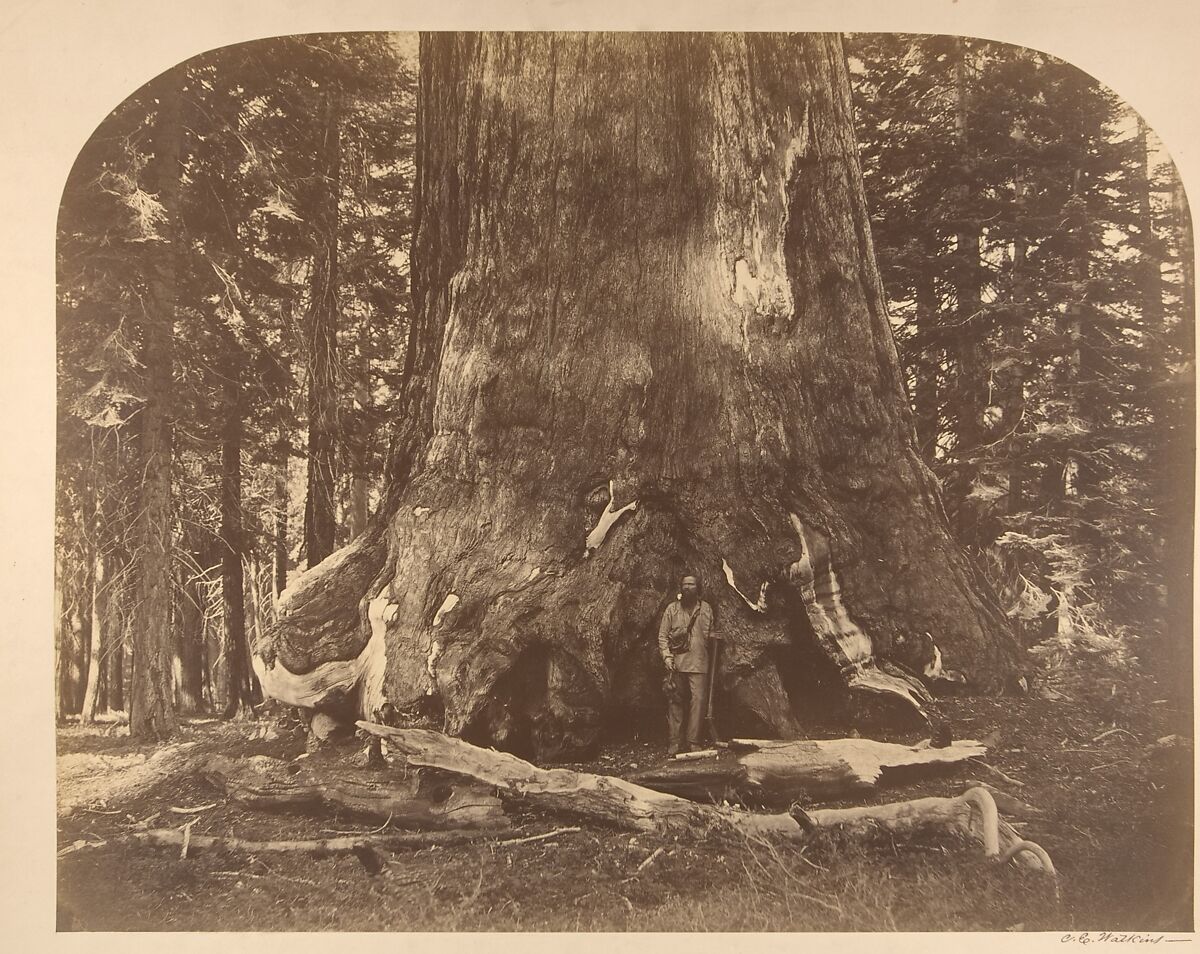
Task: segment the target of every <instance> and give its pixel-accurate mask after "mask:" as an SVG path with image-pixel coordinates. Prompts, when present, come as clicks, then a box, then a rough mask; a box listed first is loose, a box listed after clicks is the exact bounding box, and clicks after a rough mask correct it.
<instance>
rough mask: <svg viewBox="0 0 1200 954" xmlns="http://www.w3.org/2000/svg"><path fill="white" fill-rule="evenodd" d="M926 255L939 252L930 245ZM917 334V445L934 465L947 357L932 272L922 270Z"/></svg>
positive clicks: (918, 289)
mask: <svg viewBox="0 0 1200 954" xmlns="http://www.w3.org/2000/svg"><path fill="white" fill-rule="evenodd" d="M926 255H927V257H928V260H929V261H933V260H934V258H935V255H936V252H935V251H934V250H933V249H932V248H930V249H927V251H926ZM917 281H918V285H917V293H916V298H917V302H916V305H917V335H918V338H919V341H920V344H919V347H918V351H919V353H918V354H917V356H916V358H915V360H914V362H913V374H914V379H915V387H914V393H913V411H914V417H915V421H916V427H917V447H918V448H919V450H920V451H921V456H922V457H923V458H924V460H925V463H926V464H929V465H931V466H932V464H933V462H934V460H935V459H936V458H937V445H938V438H939V437H941V432H942V427H941V394H940V389H939V386H938V372H939V370H940V368H941V365H942V362H943V360H944V352H943V351H942V349H941V348H940V347H935V345H934V342H933V339H934V337H935V336H937V335H938V315H939V311H940V309H939V307H938V299H937V289H936V287H935V286H934V282H933V274H932V272H930V271H929V270H927V269H926V270H923V271H922V272H921V274H920V275H919V276H918V278H917Z"/></svg>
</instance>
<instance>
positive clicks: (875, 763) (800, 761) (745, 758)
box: [634, 739, 987, 804]
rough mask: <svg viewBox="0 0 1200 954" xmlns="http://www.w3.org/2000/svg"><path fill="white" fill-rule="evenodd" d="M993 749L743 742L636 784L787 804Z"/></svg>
mask: <svg viewBox="0 0 1200 954" xmlns="http://www.w3.org/2000/svg"><path fill="white" fill-rule="evenodd" d="M986 754H987V747H986V746H984V745H983V744H982V743H980V742H974V741H961V742H954V743H952V744H951V745H948V746H945V747H942V748H934V747H932V746H930V745H929V744H928V743H922V744H920V745H897V744H894V743H891V742H876V741H874V740H873V739H817V740H811V741H810V740H802V741H794V742H775V741H768V740H763V741H758V740H751V741H746V740H739V741H738V742H737V743H735V744H734V745H732V746H731V748H730V750H729V754H724V755H722V756H721V757H720V758H717V759H712V760H708V761H700V762H668V763H667V764H666V765H663V766H661V767H659V768H656V769H652V770H650V771H647V772H641V773H639V774H638V775H636V776H634V781H636V782H637V783H638V784H639V785H644V786H645V787H647V788H652V789H655V790H657V791H661V792H670V793H672V794H675V795H681V796H683V797H685V798H693V799H701V800H704V801H709V800H714V799H715V800H717V801H720V800H723V799H728V798H738V799H743V798H750V799H751V800H754V801H761V802H763V803H772V802H777V803H784V804H786V803H788V802H790V801H792V800H793V799H795V798H798V797H800V796H807V797H810V798H828V797H834V796H841V795H846V794H850V793H853V792H857V791H863V790H867V789H871V788H874V787H875V786H876V785H877V784H878V783H879V782H880V780H881V778H884V776H885V774H887V773H891V774H892V775H893V777H895V776H899V775H901V774H909V773H911V772H914V771H920V770H922V769H923V768H925V767H933V766H945V765H952V764H955V763H959V762H964V761H966V760H967V759H971V758H979V757H981V756H983V755H986Z"/></svg>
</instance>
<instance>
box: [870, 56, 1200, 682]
mask: <svg viewBox="0 0 1200 954" xmlns="http://www.w3.org/2000/svg"><path fill="white" fill-rule="evenodd" d="M849 53H850V56H851V63H852V75H853V77H854V82H855V94H856V109H857V111H858V123H859V126H858V129H859V137H860V144H861V149H862V161H863V166H864V177H865V181H866V186H867V193H868V200H869V202H870V205H871V209H872V232H873V237H874V240H875V247H876V252H877V255H878V257H879V261H880V268H881V271H882V274H883V277H884V284H885V288H886V290H887V293H888V296H889V300H890V303H891V311H892V316H893V322H894V324H895V327H896V333H897V338H898V340H899V342H900V344H901V348H902V351H903V355H904V358H905V362H906V366H907V368H908V382H909V386H910V389H911V392H910V393H911V396H912V400H913V404H914V408H915V410H916V418H917V427H918V434H919V441H920V445H921V447H922V450H923V452H924V453H925V455H926V457H927V461H928V463H929V464H930V466H932V467H933V468H934V470H935V472H936V473H937V474H938V476H939V477H940V478H941V480H942V481H943V484H944V486H945V487H946V488H947V495H946V497H947V509H948V511H949V512H950V516H951V519H952V522H953V524H954V527H955V530H956V533H957V534H958V536H959V539H960V542H961V543H963V544H964V545H965V546H967V547H968V548H969V549H971V550H973V551H975V552H976V554H977V555H978V556H979V557H980V558H981V560H982V561H983V562H984V563H985V565H986V566H987V567H988V568H989V569H990V571H991V574H992V576H993V578H994V582H995V583H996V584H997V587H998V589H999V590H1000V591H1001V593H1002V595H1003V596H1004V598H1005V600H1006V602H1007V606H1008V609H1009V613H1010V616H1011V617H1012V618H1013V619H1014V621H1015V622H1016V624H1017V625H1018V626H1020V628H1021V629H1022V632H1023V635H1024V638H1025V642H1026V644H1027V645H1034V646H1036V652H1035V656H1038V655H1040V656H1041V657H1043V658H1053V659H1054V660H1056V661H1057V662H1059V663H1061V662H1063V660H1064V659H1066V658H1067V657H1070V658H1071V659H1072V660H1075V658H1076V655H1078V656H1079V657H1080V658H1092V659H1099V660H1101V661H1102V662H1103V663H1104V665H1105V667H1106V669H1105V671H1102V672H1100V673H1095V672H1091V671H1089V672H1088V673H1086V674H1084V675H1082V676H1081V677H1079V678H1073V677H1071V676H1069V675H1068V673H1069V670H1070V667H1064V666H1054V667H1050V670H1049V671H1050V672H1051V673H1052V675H1053V678H1054V679H1055V680H1056V681H1059V682H1072V683H1074V684H1075V685H1076V688H1080V689H1082V688H1085V687H1086V688H1090V689H1091V690H1100V691H1110V690H1111V679H1110V678H1109V677H1110V676H1112V675H1113V674H1114V673H1119V672H1121V671H1122V670H1123V669H1125V668H1127V667H1128V666H1129V665H1131V664H1132V662H1133V660H1134V659H1135V658H1138V657H1141V658H1143V659H1144V658H1145V657H1146V656H1147V655H1150V654H1159V655H1160V656H1162V657H1164V658H1166V659H1168V660H1170V661H1171V662H1168V663H1167V664H1166V665H1167V666H1168V667H1169V666H1170V665H1171V664H1172V663H1173V661H1174V660H1176V659H1177V658H1178V653H1179V651H1180V650H1179V648H1180V646H1181V644H1182V643H1184V642H1185V641H1188V640H1190V621H1189V622H1188V624H1187V629H1186V631H1183V630H1182V629H1181V627H1180V626H1179V625H1178V624H1177V626H1176V631H1174V632H1172V633H1170V634H1168V635H1169V636H1170V638H1169V639H1168V640H1166V643H1165V644H1163V641H1162V640H1159V641H1158V644H1155V641H1154V638H1153V637H1154V636H1155V635H1156V634H1161V633H1162V632H1163V628H1164V606H1165V603H1164V587H1165V585H1166V571H1167V567H1166V564H1165V561H1164V552H1163V550H1164V543H1165V541H1166V539H1167V536H1168V535H1169V533H1170V530H1171V522H1172V520H1174V521H1176V522H1178V520H1179V514H1180V508H1179V507H1176V508H1175V510H1174V512H1175V516H1174V517H1169V516H1168V512H1167V511H1168V509H1170V508H1169V507H1167V499H1168V497H1170V496H1171V495H1172V494H1175V495H1177V496H1182V495H1183V494H1184V493H1186V488H1185V487H1180V488H1179V490H1172V489H1171V487H1172V486H1176V485H1178V484H1179V483H1180V481H1181V472H1182V471H1181V469H1180V468H1176V469H1175V471H1174V472H1173V473H1172V475H1171V479H1170V480H1166V481H1164V480H1163V474H1162V471H1161V469H1160V468H1158V467H1157V466H1155V462H1156V461H1159V460H1162V459H1164V458H1167V457H1180V456H1182V455H1186V454H1187V447H1186V446H1184V445H1186V444H1187V442H1188V438H1187V434H1188V431H1189V428H1190V424H1189V425H1187V426H1185V425H1183V424H1182V422H1183V421H1184V420H1187V421H1189V422H1190V421H1191V420H1192V412H1191V411H1190V410H1189V409H1188V408H1190V407H1193V406H1194V405H1190V404H1189V403H1188V402H1189V401H1192V400H1193V398H1192V394H1193V392H1194V384H1193V383H1192V377H1191V375H1192V372H1191V370H1190V369H1191V368H1192V366H1193V365H1192V360H1193V355H1192V351H1191V348H1192V345H1191V319H1190V318H1189V317H1188V316H1187V315H1186V314H1185V312H1186V309H1185V308H1184V307H1183V303H1184V302H1185V301H1187V300H1190V297H1191V294H1192V292H1191V290H1190V288H1186V287H1184V286H1185V282H1184V281H1183V277H1182V275H1181V273H1180V270H1179V269H1178V267H1177V266H1175V265H1173V264H1172V260H1173V258H1174V256H1175V255H1176V254H1177V251H1176V248H1177V246H1178V244H1179V242H1180V241H1181V238H1182V236H1184V235H1187V234H1189V233H1188V229H1190V223H1188V222H1183V221H1168V219H1167V217H1166V216H1165V212H1164V203H1165V202H1166V201H1167V198H1166V196H1165V195H1164V192H1165V191H1166V188H1167V185H1168V183H1166V182H1164V181H1163V179H1162V177H1157V178H1155V177H1152V176H1151V175H1150V174H1149V173H1148V171H1147V169H1148V168H1153V166H1154V163H1153V161H1151V162H1150V163H1149V164H1147V162H1146V154H1147V149H1149V150H1150V151H1151V152H1152V153H1154V154H1155V155H1161V147H1159V146H1157V145H1156V144H1154V143H1152V142H1148V141H1147V138H1146V136H1145V135H1144V132H1143V133H1142V134H1139V128H1140V127H1139V125H1138V123H1137V121H1136V119H1135V118H1134V117H1132V116H1131V114H1130V113H1129V112H1128V111H1127V110H1126V109H1125V108H1124V107H1123V105H1122V104H1121V102H1120V101H1119V100H1118V99H1117V97H1115V96H1114V95H1113V93H1112V92H1111V91H1109V90H1107V89H1106V88H1104V87H1102V86H1101V85H1100V84H1099V83H1097V82H1096V81H1095V80H1094V79H1093V78H1092V77H1090V76H1088V75H1087V74H1085V73H1083V72H1081V71H1080V70H1077V69H1076V68H1074V67H1072V66H1070V65H1069V64H1066V63H1062V62H1060V61H1058V60H1055V59H1054V58H1053V57H1050V56H1047V55H1045V54H1041V53H1037V52H1034V51H1031V50H1026V49H1022V48H1017V47H1012V46H1008V45H1006V44H998V43H988V42H984V41H978V40H964V39H961V38H957V37H942V36H906V35H897V34H890V35H859V36H856V37H854V38H853V39H852V41H851V43H850V46H849ZM964 238H965V239H966V241H964ZM964 269H977V270H978V272H977V274H978V275H980V276H982V281H981V282H979V283H978V284H976V285H975V286H972V284H971V282H970V281H969V280H964ZM969 295H974V296H976V297H975V299H974V301H973V302H972V307H970V308H968V309H964V308H963V302H964V299H965V298H967V297H968V296H969ZM980 358H982V359H983V360H982V362H980ZM1166 394H1171V395H1172V398H1171V399H1166V398H1165V395H1166ZM1172 401H1173V402H1174V404H1173V406H1172V407H1171V408H1169V407H1168V404H1170V403H1171V402H1172ZM1164 402H1166V403H1164ZM1172 421H1174V422H1175V423H1174V424H1173V423H1171V422H1172ZM1188 499H1189V500H1190V494H1188ZM1184 509H1186V510H1187V511H1188V513H1187V520H1188V522H1189V523H1190V506H1188V507H1186V508H1184ZM1188 536H1189V541H1188V543H1187V544H1186V545H1187V552H1188V554H1190V549H1191V545H1190V534H1189V535H1188ZM1181 558H1182V559H1185V560H1186V559H1187V557H1185V556H1181ZM1179 585H1180V584H1179V583H1178V582H1177V584H1176V586H1177V587H1178V586H1179ZM1187 585H1190V581H1188V584H1187ZM1139 640H1145V642H1141V643H1139V642H1138V641H1139ZM1067 650H1070V652H1068V651H1067ZM1076 651H1078V652H1076ZM1064 653H1066V655H1064ZM1164 671H1166V670H1165V669H1164ZM1097 679H1099V680H1100V682H1101V683H1103V686H1101V685H1097V684H1096V680H1097ZM1106 680H1107V681H1106ZM1085 684H1086V686H1085Z"/></svg>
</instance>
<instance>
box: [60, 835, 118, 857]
mask: <svg viewBox="0 0 1200 954" xmlns="http://www.w3.org/2000/svg"><path fill="white" fill-rule="evenodd" d="M107 844H108V842H106V841H104V840H103V839H101V840H100V841H88V840H87V839H85V838H80V839H79V840H78V841H73V842H71V844H69V845H67V847H65V848H60V849H59V851H58V855H57V857H59V858H62V857H63V856H64V855H69V854H71V853H72V852H75V851H79V850H80V849H81V848H99V847H101V846H102V845H107Z"/></svg>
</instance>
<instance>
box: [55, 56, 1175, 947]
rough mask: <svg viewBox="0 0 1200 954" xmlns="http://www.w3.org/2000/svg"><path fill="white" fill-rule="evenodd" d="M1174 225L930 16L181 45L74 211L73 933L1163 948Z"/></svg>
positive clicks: (63, 408)
mask: <svg viewBox="0 0 1200 954" xmlns="http://www.w3.org/2000/svg"><path fill="white" fill-rule="evenodd" d="M1191 243H1192V237H1191V222H1190V217H1189V213H1188V210H1187V200H1186V197H1185V195H1184V192H1183V188H1182V184H1181V183H1180V181H1179V178H1178V175H1177V173H1176V171H1175V169H1174V166H1173V165H1172V163H1171V161H1170V157H1169V155H1168V153H1167V151H1166V149H1165V147H1164V146H1163V144H1162V143H1160V142H1158V140H1157V138H1156V137H1155V135H1154V133H1153V131H1152V130H1150V129H1149V128H1148V127H1147V125H1146V124H1145V122H1144V121H1143V120H1142V119H1141V117H1139V116H1138V115H1137V114H1136V113H1134V112H1133V111H1132V110H1131V109H1130V108H1129V107H1128V106H1127V105H1126V104H1125V103H1123V102H1122V101H1121V100H1120V99H1119V98H1118V97H1116V96H1115V95H1114V94H1113V93H1112V92H1111V91H1110V90H1108V89H1106V88H1105V87H1103V86H1102V85H1101V84H1100V83H1098V82H1097V81H1096V80H1095V79H1093V78H1092V77H1090V76H1088V75H1087V74H1085V73H1083V72H1081V71H1079V70H1078V69H1076V68H1074V67H1072V66H1070V65H1069V64H1065V63H1063V62H1061V61H1058V60H1056V59H1054V58H1053V57H1050V56H1047V55H1045V54H1041V53H1037V52H1036V51H1032V50H1027V49H1025V48H1021V47H1014V46H1009V45H1006V44H1000V43H992V42H986V41H982V40H972V39H967V38H963V37H958V36H930V35H923V34H922V35H902V34H851V35H847V36H841V35H838V34H831V33H819V34H818V33H788V34H784V33H723V34H716V33H698V32H693V33H653V34H652V33H620V34H617V33H591V32H588V33H583V32H580V33H565V32H563V33H427V34H422V35H421V36H420V37H419V38H418V37H417V36H415V35H411V34H382V33H374V34H372V33H359V34H306V35H298V36H286V37H278V38H275V39H270V40H262V41H255V42H253V43H247V44H241V45H238V46H233V47H226V48H223V49H220V50H216V51H213V52H211V53H208V54H204V55H202V56H199V57H196V58H194V59H193V60H189V61H188V62H186V63H183V64H180V65H178V66H176V67H174V68H173V69H171V70H169V71H168V72H166V73H164V74H162V75H161V76H159V77H157V78H155V79H154V80H152V81H151V82H150V83H148V84H147V85H146V86H144V87H143V88H142V89H141V90H139V91H137V92H136V93H135V94H134V95H132V96H131V97H129V98H128V99H127V100H126V101H125V102H124V103H122V104H121V105H120V106H119V107H118V108H117V109H116V110H115V111H114V112H113V113H112V114H111V115H110V116H109V117H108V118H107V119H106V120H105V122H104V123H102V124H101V126H100V127H99V128H98V129H97V131H96V133H95V134H94V135H93V137H92V138H91V139H90V140H89V142H88V143H87V144H86V146H85V147H84V148H83V150H82V152H81V153H80V156H79V158H78V160H77V162H76V164H75V167H74V169H73V170H72V173H71V176H70V178H69V180H68V182H67V185H66V189H65V191H64V195H63V202H62V208H61V211H60V218H59V229H58V293H59V311H58V317H59V321H58V367H59V382H58V383H59V391H58V397H59V401H58V411H59V419H58V425H59V426H58V448H59V454H58V471H57V485H56V489H57V520H56V551H55V553H56V586H55V600H56V607H55V625H56V631H55V646H56V651H57V652H56V659H57V666H56V672H55V678H56V690H57V691H56V701H57V706H58V710H57V716H58V723H59V729H58V782H59V785H58V810H59V903H58V912H59V928H60V929H61V930H114V929H116V930H122V929H125V930H128V929H136V930H326V929H340V930H359V929H375V930H430V929H433V930H497V931H499V930H671V931H688V930H696V929H708V930H742V931H747V930H748V931H764V930H765V931H774V930H785V931H852V930H853V931H858V930H928V931H949V930H1041V931H1045V930H1062V931H1075V932H1079V931H1083V930H1087V931H1092V930H1096V931H1100V930H1110V931H1141V932H1168V931H1173V932H1181V931H1190V930H1192V926H1193V925H1192V881H1191V870H1192V853H1191V842H1192V835H1191V827H1190V818H1188V817H1187V812H1188V811H1189V809H1188V807H1187V806H1189V805H1190V799H1191V792H1192V789H1191V786H1192V766H1193V761H1192V742H1191V719H1192V709H1191V705H1192V701H1191V682H1190V678H1189V674H1190V671H1191V665H1192V661H1191V660H1192V657H1191V626H1192V603H1191V562H1190V554H1191V551H1192V498H1193V488H1194V476H1193V475H1194V463H1193V453H1194V448H1193V444H1192V440H1193V422H1194V354H1193V345H1192V341H1193V329H1194V308H1193V302H1194V276H1193V273H1192V268H1191V262H1192V260H1193V251H1192V244H1191ZM689 581H690V582H689ZM696 593H702V594H703V599H702V600H700V599H699V597H698V596H696V595H695V594H696ZM693 607H704V608H707V615H705V616H704V623H703V625H702V626H700V627H699V628H696V629H692V628H689V629H688V630H687V632H686V634H685V635H686V636H687V638H688V639H689V640H690V641H691V642H692V643H695V642H697V641H698V642H699V643H700V645H699V646H694V647H689V649H688V651H687V655H688V656H689V658H690V656H691V655H694V656H695V657H696V658H697V659H699V658H700V657H701V656H702V657H703V664H700V663H696V664H695V665H693V666H690V667H683V668H682V669H681V668H679V667H676V666H675V653H674V652H672V651H670V644H669V642H668V641H667V639H668V637H667V636H665V635H664V636H662V637H661V638H660V633H661V632H669V631H671V630H672V629H680V630H682V629H683V628H684V627H685V626H687V624H688V622H689V613H691V612H693V609H692V608H693ZM676 623H678V624H679V625H675V624H676ZM664 646H665V647H666V651H664ZM718 647H719V651H718ZM680 658H685V657H684V655H681V656H680ZM692 670H694V672H693V671H692ZM693 677H694V678H693ZM677 692H681V693H682V694H683V695H687V696H688V697H689V698H688V701H687V707H688V710H689V711H688V712H687V716H688V720H687V721H688V725H687V727H686V732H685V731H684V729H683V719H684V710H685V706H684V702H683V699H682V697H681V698H679V699H676V698H675V697H674V696H675V693H677ZM668 714H669V715H670V719H671V726H672V727H673V731H672V732H671V734H670V737H668V732H667V731H665V730H666V729H667V723H668ZM697 735H699V736H701V737H699V738H697V737H696V736H697ZM689 750H690V751H689ZM183 894H186V895H187V899H188V903H187V904H179V903H176V902H177V901H178V899H179V898H180V897H181V896H182V895H183Z"/></svg>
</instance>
